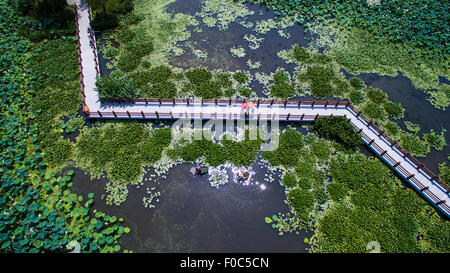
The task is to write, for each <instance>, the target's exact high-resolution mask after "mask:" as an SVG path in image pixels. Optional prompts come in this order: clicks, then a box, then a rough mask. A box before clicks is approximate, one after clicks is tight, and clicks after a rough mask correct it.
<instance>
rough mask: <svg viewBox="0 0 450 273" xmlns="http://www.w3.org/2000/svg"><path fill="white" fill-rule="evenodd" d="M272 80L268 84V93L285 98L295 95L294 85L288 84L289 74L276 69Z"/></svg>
mask: <svg viewBox="0 0 450 273" xmlns="http://www.w3.org/2000/svg"><path fill="white" fill-rule="evenodd" d="M273 79H274V82H273V84H272V85H271V86H270V95H271V96H272V97H275V98H283V99H287V98H290V97H293V96H295V94H296V90H295V87H294V85H292V84H290V79H289V74H288V73H287V72H284V71H282V70H278V71H277V72H275V74H274V75H273Z"/></svg>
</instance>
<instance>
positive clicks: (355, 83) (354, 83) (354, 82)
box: [349, 77, 366, 90]
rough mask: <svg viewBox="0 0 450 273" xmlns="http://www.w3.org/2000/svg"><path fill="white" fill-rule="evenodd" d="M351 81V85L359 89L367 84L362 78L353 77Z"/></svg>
mask: <svg viewBox="0 0 450 273" xmlns="http://www.w3.org/2000/svg"><path fill="white" fill-rule="evenodd" d="M349 81H350V84H351V86H352V87H353V88H355V89H358V90H359V89H363V88H364V87H366V84H365V83H364V81H363V80H361V79H360V78H356V77H353V78H351V79H350V80H349Z"/></svg>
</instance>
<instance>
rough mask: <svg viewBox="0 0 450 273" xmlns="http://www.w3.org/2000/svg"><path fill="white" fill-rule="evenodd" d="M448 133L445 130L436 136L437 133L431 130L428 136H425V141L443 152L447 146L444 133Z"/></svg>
mask: <svg viewBox="0 0 450 273" xmlns="http://www.w3.org/2000/svg"><path fill="white" fill-rule="evenodd" d="M445 132H446V130H445V129H443V130H442V131H441V133H440V134H436V132H435V131H434V130H433V129H431V130H430V132H429V133H428V134H424V135H423V139H424V140H425V141H426V142H428V144H430V146H431V147H432V148H434V149H436V150H438V151H442V150H443V149H444V146H446V145H447V143H446V142H445V137H444V133H445Z"/></svg>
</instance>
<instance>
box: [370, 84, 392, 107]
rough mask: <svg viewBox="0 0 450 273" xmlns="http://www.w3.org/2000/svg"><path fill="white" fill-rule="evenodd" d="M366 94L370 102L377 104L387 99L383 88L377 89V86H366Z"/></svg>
mask: <svg viewBox="0 0 450 273" xmlns="http://www.w3.org/2000/svg"><path fill="white" fill-rule="evenodd" d="M366 96H367V98H369V99H370V100H371V101H372V102H374V103H378V104H381V103H384V102H385V101H386V100H387V98H388V95H387V94H386V93H384V92H383V90H381V89H378V88H374V87H372V86H370V87H369V88H367V90H366Z"/></svg>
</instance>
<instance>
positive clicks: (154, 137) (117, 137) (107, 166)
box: [76, 122, 171, 183]
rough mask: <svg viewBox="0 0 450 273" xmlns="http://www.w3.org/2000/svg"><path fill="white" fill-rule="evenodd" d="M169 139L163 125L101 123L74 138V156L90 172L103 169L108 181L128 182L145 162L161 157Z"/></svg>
mask: <svg viewBox="0 0 450 273" xmlns="http://www.w3.org/2000/svg"><path fill="white" fill-rule="evenodd" d="M170 141H171V131H170V129H167V128H165V129H153V130H149V128H146V127H144V126H142V125H140V124H138V123H134V122H133V123H122V124H119V123H117V124H105V125H103V126H101V127H94V128H91V129H90V130H83V132H82V133H81V134H80V136H78V137H77V145H76V158H77V161H78V162H79V164H80V167H83V168H89V170H90V172H91V173H92V174H94V175H100V174H102V173H103V172H104V171H106V172H107V174H108V177H109V178H110V180H111V181H112V182H114V183H130V182H133V181H136V180H137V179H138V178H139V177H140V176H141V175H142V167H143V166H144V165H145V164H150V163H153V162H155V161H157V160H159V159H160V158H161V153H162V150H163V149H164V148H165V147H167V146H168V145H169V143H170Z"/></svg>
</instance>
